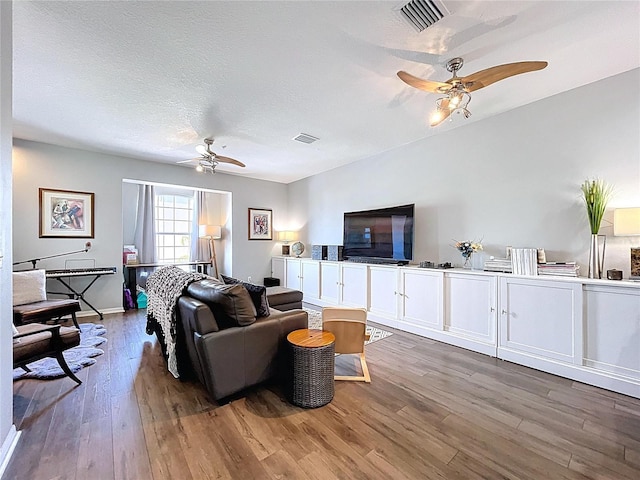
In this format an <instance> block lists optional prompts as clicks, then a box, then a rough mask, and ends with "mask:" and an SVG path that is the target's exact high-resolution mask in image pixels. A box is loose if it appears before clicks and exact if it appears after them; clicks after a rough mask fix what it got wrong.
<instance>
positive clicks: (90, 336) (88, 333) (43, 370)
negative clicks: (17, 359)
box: [13, 323, 107, 380]
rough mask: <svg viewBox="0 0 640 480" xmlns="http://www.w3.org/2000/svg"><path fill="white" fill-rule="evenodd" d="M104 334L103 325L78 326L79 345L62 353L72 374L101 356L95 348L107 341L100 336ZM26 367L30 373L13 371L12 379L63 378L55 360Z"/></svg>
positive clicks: (44, 360) (43, 360) (47, 360)
mask: <svg viewBox="0 0 640 480" xmlns="http://www.w3.org/2000/svg"><path fill="white" fill-rule="evenodd" d="M106 333H107V329H106V328H104V325H96V324H95V323H81V324H80V345H78V346H77V347H73V348H70V349H69V350H65V351H64V352H63V353H62V355H64V358H65V360H66V361H67V364H68V365H69V368H70V369H71V371H72V372H73V373H78V372H79V371H80V370H82V368H83V367H88V366H89V365H93V364H94V363H96V361H95V359H94V358H93V357H97V356H99V355H102V354H103V353H104V351H102V350H100V349H99V348H95V347H97V346H98V345H101V344H103V343H104V342H106V341H107V339H106V338H104V337H103V336H102V335H104V334H106ZM28 367H29V368H30V369H31V372H25V371H24V370H23V369H22V368H16V369H14V370H13V379H14V380H19V379H22V378H39V379H41V380H49V379H52V378H59V377H64V376H65V373H64V372H63V371H62V369H61V368H60V365H59V364H58V361H57V360H56V359H55V358H43V359H42V360H38V361H37V362H33V363H30V364H29V365H28Z"/></svg>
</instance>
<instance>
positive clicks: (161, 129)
mask: <svg viewBox="0 0 640 480" xmlns="http://www.w3.org/2000/svg"><path fill="white" fill-rule="evenodd" d="M404 3H405V2H395V1H391V2H385V1H383V2H376V1H362V2H359V1H339V2H331V1H298V2H293V1H288V2H277V1H259V2H243V1H226V2H218V1H205V2H189V1H175V2H169V1H162V2H151V1H126V2H115V1H105V2H100V1H85V2H82V1H75V2H67V1H63V2H53V1H46V2H44V1H40V2H31V1H19V2H14V8H13V10H14V12H13V15H14V84H13V89H14V104H13V110H14V135H15V137H18V138H23V139H27V140H35V141H41V142H46V143H51V144H55V145H62V146H70V147H76V148H81V149H85V150H92V151H97V152H104V153H112V154H117V155H125V156H130V157H134V158H141V159H146V160H153V161H159V162H169V163H174V162H177V161H180V160H185V159H189V158H192V157H194V156H196V154H195V151H194V147H195V145H196V144H198V143H202V139H203V138H204V137H209V136H210V137H214V138H215V143H214V144H213V147H212V149H213V151H215V152H217V153H219V154H221V155H225V156H229V157H233V158H237V159H238V160H241V161H242V162H244V163H245V164H246V165H247V166H246V168H244V169H240V168H238V167H235V166H232V165H223V164H221V165H220V166H219V167H218V170H219V171H223V172H225V173H233V174H238V175H246V176H249V177H253V178H262V179H266V180H274V181H279V182H284V183H288V182H291V181H295V180H297V179H300V178H304V177H307V176H310V175H313V174H316V173H319V172H322V171H326V170H329V169H332V168H335V167H338V166H340V165H344V164H347V163H350V162H353V161H356V160H359V159H362V158H366V157H369V156H371V155H375V154H376V153H379V152H381V151H385V150H389V149H392V148H394V147H397V146H400V145H403V144H407V143H410V142H414V141H417V140H419V139H422V138H425V137H428V136H431V135H437V134H438V133H439V132H443V131H447V130H450V129H454V128H457V127H459V126H461V125H464V124H468V123H471V122H475V121H480V120H482V119H483V118H487V117H490V116H492V115H496V114H499V113H502V112H505V111H508V110H510V109H513V108H516V107H518V106H521V105H524V104H527V103H530V102H533V101H536V100H539V99H541V98H545V97H548V96H551V95H555V94H557V93H560V92H563V91H566V90H570V89H572V88H576V87H579V86H581V85H585V84H587V83H591V82H594V81H597V80H600V79H602V78H606V77H609V76H612V75H616V74H618V73H622V72H625V71H628V70H631V69H633V68H637V67H639V66H640V2H638V1H620V2H616V1H603V2H596V1H538V2H519V1H509V2H506V1H488V0H477V1H448V0H444V1H443V3H444V5H445V6H446V7H447V8H448V10H449V12H450V15H448V16H446V17H445V18H444V19H442V20H440V21H439V22H438V23H436V24H435V25H433V26H431V27H429V28H428V29H427V30H425V31H424V32H422V33H416V32H415V31H414V30H413V29H412V28H411V27H409V26H408V25H407V24H406V23H405V21H404V20H402V19H401V17H400V16H399V14H398V12H397V10H398V8H399V7H401V6H402V5H403V4H404ZM457 56H461V57H463V58H464V60H465V64H464V67H463V68H462V70H461V71H460V75H468V74H470V73H473V72H475V71H478V70H483V69H485V68H488V67H491V66H494V65H498V64H503V63H511V62H518V61H525V60H546V61H548V62H549V66H548V67H547V68H546V69H544V70H542V71H539V72H533V73H528V74H524V75H519V76H516V77H512V78H509V79H506V80H503V81H501V82H498V83H496V84H494V85H491V86H489V87H487V88H485V89H482V90H479V91H477V92H475V93H474V94H473V95H472V98H473V101H472V102H471V104H470V105H469V108H470V110H471V112H472V114H473V115H472V117H471V118H470V119H467V120H465V119H464V118H462V117H461V116H458V115H455V116H454V118H453V120H452V121H446V122H444V123H443V124H442V125H440V126H439V127H437V128H431V127H429V126H428V116H429V113H430V112H431V111H432V110H433V107H434V103H435V100H436V99H437V96H436V95H435V94H429V93H426V92H422V91H419V90H416V89H413V88H411V87H409V86H407V85H406V84H404V83H403V82H401V81H400V80H399V79H398V78H397V77H396V72H397V71H398V70H406V71H407V72H410V73H412V74H414V75H417V76H420V77H422V78H429V79H432V80H438V81H445V80H447V79H448V78H449V77H450V74H449V72H447V71H446V70H445V68H444V64H445V63H446V62H447V60H449V59H450V58H452V57H457ZM301 132H304V133H307V134H310V135H313V136H316V137H319V138H320V140H319V141H317V142H315V143H313V144H311V145H306V144H303V143H299V142H295V141H293V140H292V138H293V137H294V136H296V135H297V134H298V133H301ZM185 168H187V166H186V165H185ZM191 168H192V167H191Z"/></svg>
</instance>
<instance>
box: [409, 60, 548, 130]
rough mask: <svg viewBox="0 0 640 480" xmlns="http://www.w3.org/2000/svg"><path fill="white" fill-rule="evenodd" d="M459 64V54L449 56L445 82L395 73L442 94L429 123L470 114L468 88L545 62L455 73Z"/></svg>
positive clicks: (514, 64) (462, 62)
mask: <svg viewBox="0 0 640 480" xmlns="http://www.w3.org/2000/svg"><path fill="white" fill-rule="evenodd" d="M462 65H464V60H463V59H462V58H460V57H456V58H452V59H451V60H449V61H448V62H447V64H446V68H447V70H448V71H450V72H452V73H453V76H452V77H451V78H450V79H449V80H447V81H446V82H437V81H433V80H423V79H421V78H418V77H414V76H413V75H411V74H409V73H407V72H403V71H399V72H398V74H397V75H398V77H399V78H400V80H402V81H403V82H405V83H406V84H407V85H409V86H411V87H414V88H417V89H419V90H424V91H426V92H430V93H438V94H441V95H444V96H443V97H440V98H438V99H437V100H436V111H435V112H434V113H433V115H432V116H431V119H430V122H429V124H430V125H431V126H432V127H435V126H437V125H440V124H441V123H442V122H443V121H444V120H446V119H447V118H449V117H451V114H452V113H459V114H460V113H461V114H462V115H464V118H469V117H470V116H471V112H470V111H469V109H468V108H467V107H468V105H469V102H471V92H473V91H475V90H479V89H481V88H483V87H487V86H489V85H491V84H492V83H495V82H498V81H500V80H504V79H505V78H508V77H512V76H514V75H519V74H521V73H527V72H533V71H536V70H542V69H543V68H545V67H546V66H547V65H548V64H547V62H517V63H507V64H504V65H497V66H495V67H490V68H487V69H485V70H481V71H479V72H476V73H472V74H471V75H467V76H466V77H458V70H460V69H461V68H462Z"/></svg>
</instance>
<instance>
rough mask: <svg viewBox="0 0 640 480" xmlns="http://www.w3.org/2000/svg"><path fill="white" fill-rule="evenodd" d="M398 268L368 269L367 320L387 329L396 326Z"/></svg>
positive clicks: (377, 267)
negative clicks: (385, 326) (380, 324)
mask: <svg viewBox="0 0 640 480" xmlns="http://www.w3.org/2000/svg"><path fill="white" fill-rule="evenodd" d="M398 290H399V288H398V268H397V267H395V266H394V267H386V266H378V265H376V266H370V267H369V319H371V320H373V321H374V322H378V323H382V324H383V325H387V326H389V327H396V326H397V317H398V293H399V292H398Z"/></svg>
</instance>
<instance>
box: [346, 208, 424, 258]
mask: <svg viewBox="0 0 640 480" xmlns="http://www.w3.org/2000/svg"><path fill="white" fill-rule="evenodd" d="M413 211H414V205H413V204H411V205H402V206H399V207H389V208H380V209H377V210H365V211H362V212H347V213H345V214H344V236H343V245H344V249H343V255H344V257H345V258H347V259H349V258H352V259H353V258H354V257H356V258H357V257H366V258H379V259H388V260H391V261H397V262H398V263H408V262H409V260H413Z"/></svg>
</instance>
